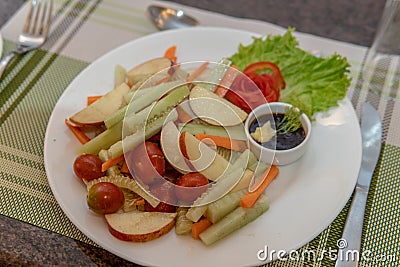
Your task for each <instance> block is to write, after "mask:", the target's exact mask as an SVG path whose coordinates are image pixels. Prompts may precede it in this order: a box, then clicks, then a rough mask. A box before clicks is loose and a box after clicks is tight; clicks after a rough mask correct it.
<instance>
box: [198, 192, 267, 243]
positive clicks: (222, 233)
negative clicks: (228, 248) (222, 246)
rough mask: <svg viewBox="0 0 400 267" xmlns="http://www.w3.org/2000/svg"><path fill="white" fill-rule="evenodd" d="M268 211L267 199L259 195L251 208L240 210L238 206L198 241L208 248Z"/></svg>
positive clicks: (201, 235) (206, 231) (205, 232)
mask: <svg viewBox="0 0 400 267" xmlns="http://www.w3.org/2000/svg"><path fill="white" fill-rule="evenodd" d="M268 209H269V203H268V199H267V197H266V196H265V195H261V197H260V198H259V199H258V200H257V202H256V203H255V204H254V206H253V207H252V208H242V207H240V206H239V207H237V208H236V209H235V210H233V211H232V212H231V213H229V214H228V215H226V216H225V217H224V218H223V219H221V220H220V221H219V222H217V223H216V224H213V225H211V226H210V227H209V228H208V229H206V230H205V231H204V232H202V233H201V234H200V240H201V241H203V243H204V244H205V245H207V246H209V245H211V244H213V243H215V242H217V241H218V240H220V239H222V238H224V237H226V236H227V235H229V234H231V233H232V232H234V231H236V230H238V229H240V228H242V227H243V226H245V225H247V224H248V223H250V222H252V221H254V220H255V219H256V218H257V217H259V216H260V215H261V214H263V213H264V212H266V211H267V210H268Z"/></svg>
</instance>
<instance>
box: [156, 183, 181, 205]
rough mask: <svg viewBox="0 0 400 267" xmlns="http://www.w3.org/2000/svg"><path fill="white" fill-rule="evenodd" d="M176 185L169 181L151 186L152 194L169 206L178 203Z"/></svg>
mask: <svg viewBox="0 0 400 267" xmlns="http://www.w3.org/2000/svg"><path fill="white" fill-rule="evenodd" d="M174 186H175V185H174V184H173V183H171V182H170V181H168V180H164V179H163V180H161V181H159V182H157V183H155V184H153V185H151V186H150V188H149V191H150V194H151V195H153V196H154V197H155V198H157V199H159V200H160V201H162V202H165V203H168V204H175V203H176V196H175V191H174Z"/></svg>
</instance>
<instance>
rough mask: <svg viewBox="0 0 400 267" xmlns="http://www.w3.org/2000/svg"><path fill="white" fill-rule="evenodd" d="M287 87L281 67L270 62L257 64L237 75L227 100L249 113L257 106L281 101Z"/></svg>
mask: <svg viewBox="0 0 400 267" xmlns="http://www.w3.org/2000/svg"><path fill="white" fill-rule="evenodd" d="M285 87H286V84H285V81H284V79H283V76H282V73H281V71H280V69H279V67H278V66H277V65H276V64H274V63H272V62H268V61H260V62H255V63H253V64H250V65H249V66H247V67H246V68H245V69H244V71H243V73H242V74H241V75H237V77H236V78H235V80H234V81H233V83H232V85H231V88H230V90H229V91H228V92H227V93H226V95H225V98H226V99H227V100H229V101H230V102H232V103H233V104H235V105H236V106H238V107H240V108H241V109H243V110H244V111H246V112H247V113H249V112H250V111H251V110H252V109H254V108H256V107H257V106H259V105H261V104H264V103H267V102H276V101H279V97H280V90H282V89H284V88H285Z"/></svg>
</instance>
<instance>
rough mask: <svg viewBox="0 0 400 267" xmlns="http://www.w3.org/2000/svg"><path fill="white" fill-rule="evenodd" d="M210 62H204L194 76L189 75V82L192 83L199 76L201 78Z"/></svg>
mask: <svg viewBox="0 0 400 267" xmlns="http://www.w3.org/2000/svg"><path fill="white" fill-rule="evenodd" d="M207 65H208V62H204V63H203V64H201V65H200V67H198V68H197V69H196V70H195V71H194V72H193V73H192V74H190V75H189V77H188V78H187V80H186V81H187V82H188V83H190V82H192V81H193V80H194V79H195V78H196V77H197V76H199V75H200V74H201V73H202V72H203V71H204V70H205V69H206V68H207Z"/></svg>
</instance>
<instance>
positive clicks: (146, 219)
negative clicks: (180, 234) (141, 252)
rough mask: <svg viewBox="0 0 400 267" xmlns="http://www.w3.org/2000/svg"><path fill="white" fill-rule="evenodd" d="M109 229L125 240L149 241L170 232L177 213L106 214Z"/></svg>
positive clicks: (137, 212) (138, 212) (136, 212)
mask: <svg viewBox="0 0 400 267" xmlns="http://www.w3.org/2000/svg"><path fill="white" fill-rule="evenodd" d="M104 217H105V219H106V222H107V225H108V230H109V231H110V233H111V234H112V235H113V236H115V237H116V238H118V239H120V240H123V241H133V242H147V241H150V240H153V239H156V238H158V237H160V236H162V235H164V234H166V233H168V232H169V231H170V230H171V229H172V228H173V227H174V225H175V217H176V213H166V212H141V211H136V210H135V211H131V212H124V213H111V214H106V215H104Z"/></svg>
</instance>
